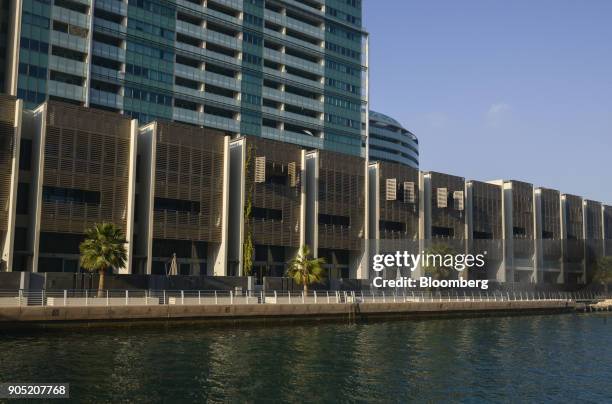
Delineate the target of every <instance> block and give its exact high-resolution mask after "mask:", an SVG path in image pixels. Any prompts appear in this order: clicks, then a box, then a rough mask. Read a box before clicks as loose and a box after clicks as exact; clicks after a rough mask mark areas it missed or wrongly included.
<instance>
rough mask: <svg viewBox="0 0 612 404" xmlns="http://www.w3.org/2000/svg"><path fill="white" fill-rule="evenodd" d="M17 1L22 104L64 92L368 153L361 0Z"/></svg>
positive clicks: (155, 116) (147, 116) (145, 117)
mask: <svg viewBox="0 0 612 404" xmlns="http://www.w3.org/2000/svg"><path fill="white" fill-rule="evenodd" d="M5 3H7V1H6V0H4V1H3V2H2V6H3V10H4V9H5V8H7V7H8V5H6V4H5ZM12 3H13V5H14V7H13V9H11V10H10V11H9V13H8V14H10V16H9V20H10V23H8V24H9V25H10V26H14V27H15V29H14V33H15V34H14V35H15V36H14V38H6V40H5V41H4V42H5V43H6V44H7V46H8V47H7V52H6V58H5V59H3V60H5V61H6V63H3V65H5V66H6V70H7V76H6V77H7V81H6V83H5V88H6V92H8V93H9V94H11V95H15V96H17V97H19V98H21V99H23V100H24V101H25V107H26V108H34V107H35V106H37V105H39V104H40V103H42V102H44V101H46V100H49V99H50V100H61V101H65V102H71V103H75V104H78V105H83V106H91V107H96V108H100V109H106V110H111V111H116V112H121V113H123V114H125V115H128V116H130V117H132V118H136V119H138V120H139V123H140V124H145V123H148V122H150V121H153V120H167V121H177V122H182V123H188V124H192V125H196V126H202V127H209V128H214V129H218V130H221V131H223V132H225V133H229V134H243V135H252V136H260V137H264V138H269V139H274V140H280V141H284V142H290V143H294V144H298V145H301V146H304V147H308V148H317V149H325V150H330V151H335V152H341V153H345V154H351V155H356V156H358V155H361V154H362V144H363V142H364V141H365V138H366V135H367V133H366V128H367V124H366V123H367V115H368V112H367V91H366V86H367V81H366V78H367V43H366V42H367V34H366V32H365V31H364V30H363V29H362V24H361V1H360V0H351V1H347V0H301V1H296V0H265V1H264V0H244V1H241V0H176V1H161V0H97V1H93V0H16V1H14V2H12ZM6 14H7V13H4V12H3V13H2V16H3V18H4V16H5V15H6ZM0 24H1V26H2V27H5V26H7V22H5V21H4V20H2V21H0ZM11 24H12V25H11ZM8 31H9V32H10V31H11V30H8ZM0 35H1V34H0ZM0 50H1V49H0Z"/></svg>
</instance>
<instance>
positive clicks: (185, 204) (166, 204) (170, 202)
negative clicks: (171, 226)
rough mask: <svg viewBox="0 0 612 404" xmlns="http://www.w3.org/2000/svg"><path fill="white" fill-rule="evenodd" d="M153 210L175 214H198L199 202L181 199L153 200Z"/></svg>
mask: <svg viewBox="0 0 612 404" xmlns="http://www.w3.org/2000/svg"><path fill="white" fill-rule="evenodd" d="M154 209H155V210H158V211H159V210H170V211H175V212H187V213H191V214H199V213H200V202H196V201H187V200H183V199H170V198H155V207H154Z"/></svg>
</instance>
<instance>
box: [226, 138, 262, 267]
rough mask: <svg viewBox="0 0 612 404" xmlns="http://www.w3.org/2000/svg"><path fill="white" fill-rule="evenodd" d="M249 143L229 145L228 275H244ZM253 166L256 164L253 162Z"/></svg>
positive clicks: (242, 140) (242, 141) (238, 142)
mask: <svg viewBox="0 0 612 404" xmlns="http://www.w3.org/2000/svg"><path fill="white" fill-rule="evenodd" d="M247 147H248V146H247V142H246V139H245V138H244V137H242V138H239V139H236V140H234V141H232V142H230V143H229V201H228V209H229V210H228V214H227V216H228V238H227V241H228V245H227V274H228V275H238V276H239V275H242V274H243V273H242V271H243V259H242V254H243V249H244V201H245V162H246V158H247V153H248V151H247ZM253 164H255V163H254V162H253Z"/></svg>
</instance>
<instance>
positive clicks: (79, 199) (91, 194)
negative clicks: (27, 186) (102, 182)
mask: <svg viewBox="0 0 612 404" xmlns="http://www.w3.org/2000/svg"><path fill="white" fill-rule="evenodd" d="M43 201H44V202H61V203H81V204H88V205H99V204H100V192H98V191H87V190H84V189H74V188H60V187H49V186H44V187H43Z"/></svg>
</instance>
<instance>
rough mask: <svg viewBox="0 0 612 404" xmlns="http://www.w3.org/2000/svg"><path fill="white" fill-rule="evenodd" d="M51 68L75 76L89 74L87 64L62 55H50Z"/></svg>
mask: <svg viewBox="0 0 612 404" xmlns="http://www.w3.org/2000/svg"><path fill="white" fill-rule="evenodd" d="M49 69H51V70H56V71H59V72H63V73H68V74H73V75H75V76H81V77H85V76H87V64H85V63H84V62H77V61H76V60H72V59H66V58H63V57H60V56H55V55H51V56H49Z"/></svg>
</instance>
